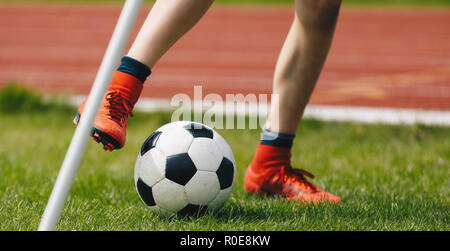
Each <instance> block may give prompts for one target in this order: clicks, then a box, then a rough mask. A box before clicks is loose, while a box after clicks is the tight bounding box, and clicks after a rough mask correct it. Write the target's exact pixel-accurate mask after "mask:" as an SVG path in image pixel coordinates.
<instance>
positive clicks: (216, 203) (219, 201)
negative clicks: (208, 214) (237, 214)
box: [208, 186, 233, 210]
mask: <svg viewBox="0 0 450 251" xmlns="http://www.w3.org/2000/svg"><path fill="white" fill-rule="evenodd" d="M232 191H233V186H231V187H228V188H226V189H224V190H221V191H220V192H219V193H218V194H217V196H216V198H214V200H213V201H211V202H210V203H209V204H208V209H211V210H218V209H220V208H221V207H222V206H223V205H224V204H225V202H227V199H228V197H230V194H231V192H232Z"/></svg>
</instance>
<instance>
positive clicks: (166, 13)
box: [74, 0, 213, 151]
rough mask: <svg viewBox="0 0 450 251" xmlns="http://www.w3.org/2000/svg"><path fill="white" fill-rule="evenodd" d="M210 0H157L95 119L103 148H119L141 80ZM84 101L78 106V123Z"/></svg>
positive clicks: (196, 19)
mask: <svg viewBox="0 0 450 251" xmlns="http://www.w3.org/2000/svg"><path fill="white" fill-rule="evenodd" d="M212 3H213V0H158V1H157V2H156V3H155V5H154V6H153V8H152V10H151V12H150V14H149V15H148V18H147V20H146V21H145V23H144V25H143V26H142V28H141V30H140V32H139V34H138V36H137V38H136V40H135V42H134V44H133V45H132V47H131V49H130V51H129V53H128V56H127V57H123V58H122V62H121V64H120V66H119V68H118V69H117V71H116V72H115V74H114V76H113V78H112V80H111V84H110V86H109V88H108V91H107V93H106V95H105V97H104V98H103V100H102V105H101V107H100V110H99V112H98V114H97V116H96V118H95V121H94V128H93V132H92V138H93V139H94V140H95V141H96V142H98V143H102V144H103V149H105V150H109V151H112V150H115V149H120V148H122V147H123V146H124V144H125V140H126V127H127V123H128V117H129V116H131V115H132V112H131V111H132V110H133V108H134V105H135V104H136V102H137V100H138V99H139V96H140V94H141V92H142V88H143V83H144V82H145V80H146V79H147V77H148V76H149V75H150V73H151V70H150V69H151V68H153V66H154V65H155V64H156V63H157V61H158V60H159V59H160V58H161V57H162V56H163V55H164V54H165V53H166V52H167V50H169V49H170V47H172V45H173V44H174V43H175V42H176V41H178V40H179V39H180V38H181V37H182V36H183V35H184V34H185V33H186V32H187V31H189V30H190V29H191V28H192V27H193V26H194V25H195V24H196V23H197V22H198V20H200V18H201V17H202V16H203V15H204V14H205V12H206V11H207V10H208V8H209V7H210V6H211V4H212ZM84 104H85V102H84V103H83V104H82V105H81V106H80V107H79V108H78V114H77V116H76V117H75V119H74V123H75V124H78V122H79V120H80V118H81V114H82V113H83V110H84Z"/></svg>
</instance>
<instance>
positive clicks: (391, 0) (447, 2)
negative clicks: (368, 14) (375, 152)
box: [0, 0, 450, 7]
mask: <svg viewBox="0 0 450 251" xmlns="http://www.w3.org/2000/svg"><path fill="white" fill-rule="evenodd" d="M0 2H11V1H10V0H0ZM14 2H28V3H39V2H54V3H56V2H59V3H61V2H70V3H110V2H116V3H122V2H124V0H15V1H14ZM152 2H154V0H144V3H152ZM215 2H216V3H217V4H225V5H292V4H293V2H294V0H215ZM343 5H344V6H357V7H361V6H364V7H450V0H344V1H343Z"/></svg>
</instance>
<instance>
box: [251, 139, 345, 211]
mask: <svg viewBox="0 0 450 251" xmlns="http://www.w3.org/2000/svg"><path fill="white" fill-rule="evenodd" d="M290 157H291V153H290V148H286V147H275V146H270V145H263V144H259V145H258V148H257V151H256V155H255V158H254V159H253V161H252V163H251V164H250V166H249V167H248V169H247V172H246V174H245V179H244V188H245V190H246V191H247V192H249V193H254V194H261V195H269V196H282V197H285V198H286V199H287V200H296V201H299V203H300V205H301V204H308V203H314V204H317V203H323V202H329V203H339V202H340V200H341V199H340V198H339V197H338V196H335V195H332V194H331V193H328V192H325V191H323V190H321V189H320V188H318V187H317V186H316V185H314V184H312V183H311V182H310V181H308V180H307V179H306V177H309V178H314V176H313V175H312V174H311V173H309V172H307V171H305V170H301V169H294V168H292V167H291V164H290ZM305 176H306V177H305Z"/></svg>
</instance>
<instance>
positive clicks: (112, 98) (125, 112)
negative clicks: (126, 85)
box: [106, 91, 133, 126]
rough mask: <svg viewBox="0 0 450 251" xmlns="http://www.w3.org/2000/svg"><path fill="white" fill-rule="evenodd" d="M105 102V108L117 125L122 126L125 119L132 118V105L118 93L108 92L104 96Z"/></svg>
mask: <svg viewBox="0 0 450 251" xmlns="http://www.w3.org/2000/svg"><path fill="white" fill-rule="evenodd" d="M106 100H107V101H108V103H109V105H108V106H107V107H108V108H109V109H108V110H109V114H110V116H111V118H112V119H113V120H114V121H116V122H117V123H119V125H121V126H122V125H123V122H124V118H125V117H126V118H128V116H131V117H133V113H132V110H133V107H132V104H130V102H129V101H128V100H127V99H126V98H124V97H122V95H121V93H120V92H118V91H112V92H108V93H107V94H106Z"/></svg>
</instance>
